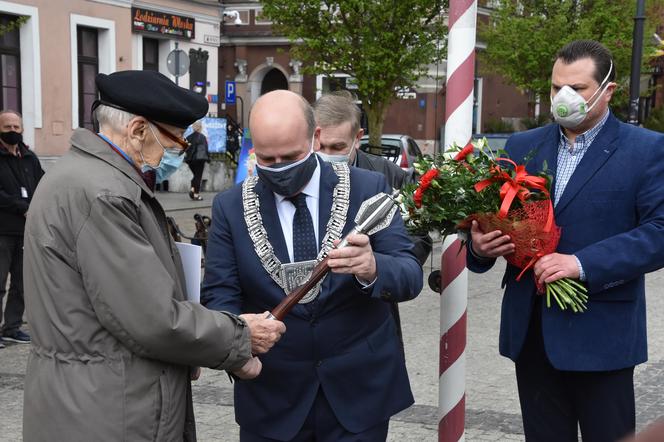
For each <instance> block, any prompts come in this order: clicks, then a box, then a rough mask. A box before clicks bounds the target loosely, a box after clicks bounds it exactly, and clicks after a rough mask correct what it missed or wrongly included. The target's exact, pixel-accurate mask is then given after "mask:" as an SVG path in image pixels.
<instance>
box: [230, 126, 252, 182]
mask: <svg viewBox="0 0 664 442" xmlns="http://www.w3.org/2000/svg"><path fill="white" fill-rule="evenodd" d="M255 167H256V155H255V154H254V144H253V143H252V141H251V133H250V132H249V129H248V128H245V129H244V132H243V134H242V147H241V150H240V159H239V160H238V163H237V174H236V175H235V183H241V182H242V181H244V179H245V178H246V177H247V176H252V175H253V174H254V171H255Z"/></svg>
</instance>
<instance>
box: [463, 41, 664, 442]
mask: <svg viewBox="0 0 664 442" xmlns="http://www.w3.org/2000/svg"><path fill="white" fill-rule="evenodd" d="M614 78H615V65H614V64H613V60H612V57H611V54H610V52H609V51H608V50H607V49H606V48H605V47H604V46H602V45H601V44H600V43H597V42H595V41H589V40H583V41H574V42H572V43H570V44H568V45H567V46H565V47H564V48H563V49H561V50H560V52H559V53H558V55H557V57H556V61H555V64H554V66H553V72H552V78H551V83H552V84H551V96H552V105H551V108H552V109H551V110H552V113H553V115H554V118H555V120H556V123H557V124H550V125H548V126H545V127H542V128H538V129H533V130H530V131H526V132H523V133H519V134H515V135H514V136H513V137H511V138H510V140H509V141H508V144H507V151H508V153H509V155H510V157H511V158H513V159H514V160H515V161H516V162H517V163H522V162H524V161H526V158H530V159H529V160H527V161H528V162H527V168H528V170H529V172H530V173H537V172H539V171H542V170H544V169H546V168H548V170H549V171H550V172H551V173H552V175H553V176H554V181H553V184H552V197H553V199H554V206H555V219H556V222H557V224H558V225H559V226H560V227H561V229H562V236H561V239H560V243H559V245H558V249H557V251H556V253H553V254H550V255H547V256H544V257H542V258H541V259H540V260H539V261H538V262H537V264H536V265H535V267H534V275H533V272H528V274H526V275H524V276H523V277H522V279H521V280H520V281H516V279H515V278H516V276H517V275H518V274H519V269H517V268H515V267H513V266H511V265H507V268H506V271H505V276H504V278H503V282H502V286H503V287H505V295H504V298H503V305H502V317H501V325H500V353H501V354H502V355H504V356H507V357H509V358H510V359H512V360H513V361H514V362H515V364H516V377H517V384H518V388H519V399H520V402H521V411H522V415H523V424H524V431H525V435H526V439H527V440H529V441H531V440H532V441H557V442H561V441H562V442H565V441H575V442H576V441H577V427H578V426H580V428H581V434H582V437H583V440H584V442H587V441H615V440H618V439H620V438H622V437H623V436H625V435H627V434H630V433H632V432H633V431H634V427H635V406H634V387H633V373H634V366H635V365H636V364H639V363H642V362H645V361H646V359H647V343H646V305H645V301H646V300H645V289H644V275H645V274H646V273H648V272H652V271H654V270H657V269H659V268H661V267H662V266H664V185H663V184H664V161H663V159H664V135H662V134H660V133H656V132H651V131H648V130H645V129H641V128H637V127H634V126H631V125H627V124H624V123H622V122H620V121H618V120H617V119H616V118H615V117H614V116H613V115H612V114H611V112H610V110H609V101H610V100H611V96H612V94H613V92H614V90H615V87H616V85H615V83H613V80H614ZM513 250H514V244H513V243H512V242H511V240H510V238H509V237H508V236H507V235H503V234H502V233H501V232H500V231H494V232H481V231H480V229H479V227H478V226H477V225H476V224H475V225H473V227H472V229H471V241H470V242H469V246H468V268H469V269H470V270H472V271H475V272H484V271H487V270H488V269H489V268H491V266H493V264H494V263H495V260H496V257H498V256H502V255H505V254H508V253H511V252H512V251H513ZM564 277H570V278H576V279H580V280H581V281H585V284H586V285H587V287H588V291H589V297H590V299H589V302H588V310H587V311H586V312H584V313H577V314H575V313H572V312H571V311H569V310H568V311H561V310H560V309H559V308H558V307H557V306H556V305H555V304H554V305H553V306H552V307H551V308H546V306H545V305H543V303H542V296H540V295H537V294H536V289H535V278H537V279H538V280H539V281H540V282H547V283H548V282H552V281H555V280H558V279H561V278H564Z"/></svg>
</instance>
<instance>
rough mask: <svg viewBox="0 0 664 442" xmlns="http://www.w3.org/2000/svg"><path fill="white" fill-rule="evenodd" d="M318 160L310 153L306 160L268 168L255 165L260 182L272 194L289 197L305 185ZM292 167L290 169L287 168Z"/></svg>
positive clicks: (273, 165) (278, 164) (277, 164)
mask: <svg viewBox="0 0 664 442" xmlns="http://www.w3.org/2000/svg"><path fill="white" fill-rule="evenodd" d="M316 164H318V160H317V159H316V155H313V154H312V153H311V152H310V153H309V156H308V157H307V158H304V159H302V160H298V161H287V162H283V163H276V164H272V165H271V166H269V167H266V166H261V165H260V164H256V171H257V172H258V177H259V178H260V180H261V181H263V182H264V183H265V185H266V186H267V187H269V188H270V190H272V191H273V192H274V193H278V194H279V195H282V196H285V197H290V196H293V195H295V194H296V193H298V192H299V191H300V190H302V188H303V187H304V186H306V185H307V183H308V182H309V180H310V179H311V176H312V175H313V174H314V171H315V170H316ZM288 166H292V167H288Z"/></svg>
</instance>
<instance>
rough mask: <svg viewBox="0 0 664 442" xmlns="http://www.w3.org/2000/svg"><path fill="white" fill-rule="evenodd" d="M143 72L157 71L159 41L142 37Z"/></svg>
mask: <svg viewBox="0 0 664 442" xmlns="http://www.w3.org/2000/svg"><path fill="white" fill-rule="evenodd" d="M143 70H144V71H159V40H157V39H156V38H145V37H143Z"/></svg>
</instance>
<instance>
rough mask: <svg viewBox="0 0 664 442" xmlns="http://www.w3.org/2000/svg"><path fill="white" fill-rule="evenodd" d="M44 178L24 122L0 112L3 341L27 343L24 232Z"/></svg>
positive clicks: (13, 113) (0, 340)
mask: <svg viewBox="0 0 664 442" xmlns="http://www.w3.org/2000/svg"><path fill="white" fill-rule="evenodd" d="M42 175H44V171H43V170H42V168H41V166H40V164H39V159H38V158H37V156H36V155H35V154H34V153H33V152H32V151H31V150H30V149H29V148H28V146H26V145H25V143H23V119H22V118H21V115H20V114H19V113H18V112H16V111H13V110H3V111H1V112H0V220H1V221H0V321H2V317H3V316H2V305H3V301H4V297H5V293H6V292H7V291H6V287H7V286H6V283H7V276H8V275H9V277H10V286H9V295H8V296H7V305H6V308H5V311H4V313H5V314H4V323H3V325H2V336H1V337H0V348H4V343H3V341H8V342H16V343H19V344H29V343H30V335H28V334H27V333H26V332H24V331H22V330H21V325H22V323H23V312H24V310H25V307H24V300H23V231H24V229H25V217H26V214H27V213H28V207H29V206H30V201H31V200H32V195H34V192H35V189H36V188H37V184H38V183H39V180H40V179H41V177H42Z"/></svg>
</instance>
